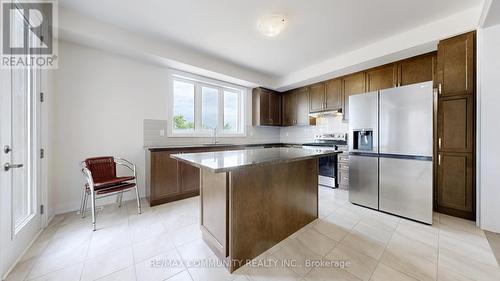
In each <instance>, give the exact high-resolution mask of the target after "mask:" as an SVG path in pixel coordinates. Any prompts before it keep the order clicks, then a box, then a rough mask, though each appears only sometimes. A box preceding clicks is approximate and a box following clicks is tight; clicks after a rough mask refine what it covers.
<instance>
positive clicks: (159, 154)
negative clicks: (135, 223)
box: [150, 151, 181, 201]
mask: <svg viewBox="0 0 500 281" xmlns="http://www.w3.org/2000/svg"><path fill="white" fill-rule="evenodd" d="M171 153H172V152H170V151H155V152H151V187H150V188H151V199H150V200H151V201H155V200H160V199H163V198H165V197H169V196H172V195H176V194H179V193H180V192H181V190H180V188H179V185H178V181H177V160H175V159H172V158H170V154H171Z"/></svg>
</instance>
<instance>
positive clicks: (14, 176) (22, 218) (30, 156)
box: [0, 15, 41, 277]
mask: <svg viewBox="0 0 500 281" xmlns="http://www.w3.org/2000/svg"><path fill="white" fill-rule="evenodd" d="M23 20H24V18H23V17H22V16H21V15H19V16H17V17H13V19H12V21H13V24H12V25H11V26H12V30H11V36H12V38H14V39H15V40H23V37H22V36H23ZM39 81H40V80H39V70H37V69H34V68H23V69H10V70H6V69H2V70H1V97H0V109H1V112H0V145H1V147H0V149H1V151H0V155H1V156H0V161H1V162H0V163H1V167H0V183H1V185H0V187H1V190H0V277H2V276H4V275H5V274H6V273H7V271H8V270H9V269H10V268H11V267H12V266H13V265H14V263H15V262H16V261H17V259H18V258H19V257H20V255H21V254H22V253H23V252H24V250H26V248H27V247H28V246H29V245H30V243H31V242H32V241H33V239H34V238H35V237H36V235H37V233H38V232H39V231H40V229H41V216H40V210H39V206H40V192H39V186H40V185H39V181H38V178H39V176H38V175H39V173H38V170H39V165H38V163H39V161H38V157H37V153H36V151H38V146H39V144H38V140H39V139H40V138H39V134H38V129H37V128H38V127H39V126H38V124H37V122H38V120H39V118H38V116H37V114H38V112H39V111H38V106H39V103H38V98H36V97H37V96H38V93H39Z"/></svg>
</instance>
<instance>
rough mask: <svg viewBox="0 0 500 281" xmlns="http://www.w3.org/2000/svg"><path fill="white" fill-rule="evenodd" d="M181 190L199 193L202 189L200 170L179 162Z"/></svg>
mask: <svg viewBox="0 0 500 281" xmlns="http://www.w3.org/2000/svg"><path fill="white" fill-rule="evenodd" d="M177 165H178V169H179V170H178V173H179V188H180V190H181V192H183V193H185V192H189V191H199V189H200V169H198V168H196V167H194V166H191V165H189V164H186V163H184V162H178V164H177Z"/></svg>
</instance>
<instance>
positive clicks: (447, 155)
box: [436, 152, 476, 220]
mask: <svg viewBox="0 0 500 281" xmlns="http://www.w3.org/2000/svg"><path fill="white" fill-rule="evenodd" d="M438 162H439V163H438V168H437V192H436V197H437V198H436V203H437V204H436V205H437V206H436V209H437V211H440V212H444V213H446V214H450V215H453V216H458V217H462V218H466V219H471V220H473V219H475V200H476V199H475V189H474V160H473V154H472V153H452V152H442V153H439V155H438Z"/></svg>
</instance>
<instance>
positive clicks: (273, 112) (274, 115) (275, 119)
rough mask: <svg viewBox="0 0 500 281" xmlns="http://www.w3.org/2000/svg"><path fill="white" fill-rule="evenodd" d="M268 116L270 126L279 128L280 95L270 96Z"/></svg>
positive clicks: (274, 93)
mask: <svg viewBox="0 0 500 281" xmlns="http://www.w3.org/2000/svg"><path fill="white" fill-rule="evenodd" d="M269 116H270V117H271V125H272V126H281V94H278V93H276V92H273V93H271V94H270V97H269Z"/></svg>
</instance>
